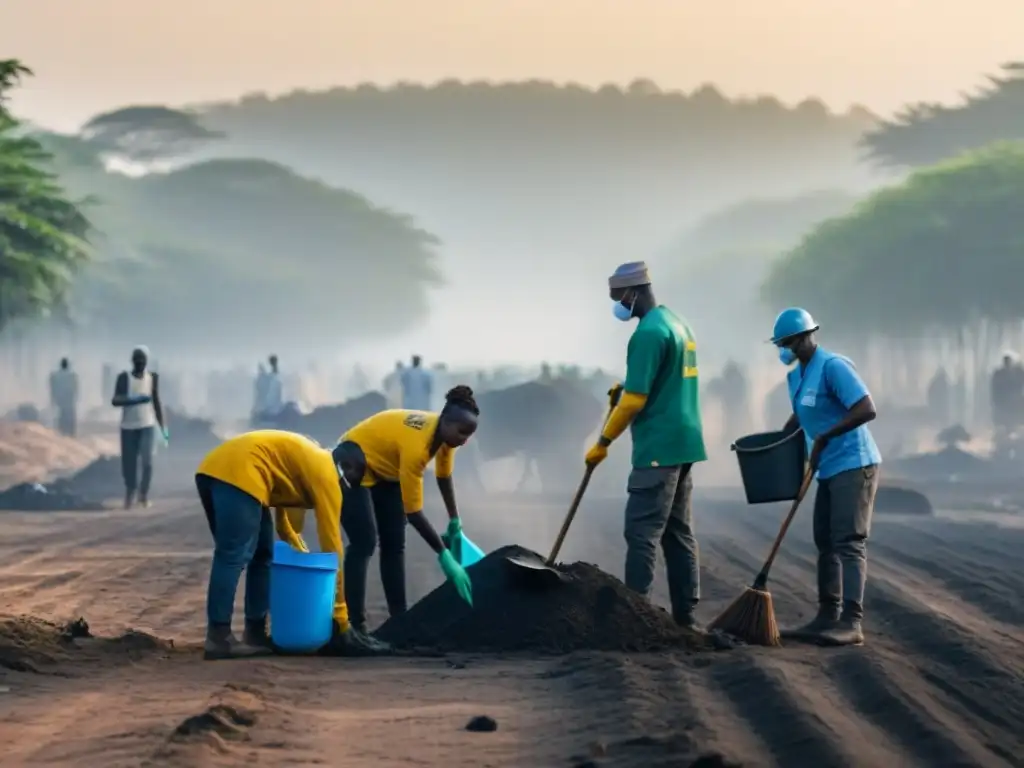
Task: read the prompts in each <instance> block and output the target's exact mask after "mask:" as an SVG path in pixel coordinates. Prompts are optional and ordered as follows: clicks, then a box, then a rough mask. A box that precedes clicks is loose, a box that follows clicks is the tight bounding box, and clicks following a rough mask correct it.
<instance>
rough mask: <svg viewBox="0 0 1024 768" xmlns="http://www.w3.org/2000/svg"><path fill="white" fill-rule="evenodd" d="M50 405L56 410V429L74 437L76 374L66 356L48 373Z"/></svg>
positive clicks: (76, 406) (76, 400)
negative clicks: (58, 365) (54, 369)
mask: <svg viewBox="0 0 1024 768" xmlns="http://www.w3.org/2000/svg"><path fill="white" fill-rule="evenodd" d="M50 407H51V408H53V409H55V410H56V411H57V431H58V432H60V433H61V434H62V435H67V436H68V437H74V436H75V434H76V433H77V431H78V374H77V373H75V372H74V371H73V370H71V363H70V362H69V361H68V359H67V358H66V357H62V358H61V360H60V367H59V368H58V369H57V370H56V371H54V372H53V373H51V374H50Z"/></svg>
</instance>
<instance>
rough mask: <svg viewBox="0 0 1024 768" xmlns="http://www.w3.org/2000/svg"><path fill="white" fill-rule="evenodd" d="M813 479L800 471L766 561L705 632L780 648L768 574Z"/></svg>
mask: <svg viewBox="0 0 1024 768" xmlns="http://www.w3.org/2000/svg"><path fill="white" fill-rule="evenodd" d="M813 477H814V470H812V469H811V467H810V466H808V467H807V471H806V472H804V480H803V482H802V483H801V484H800V490H799V492H798V493H797V495H796V498H795V499H793V506H792V507H790V508H789V514H788V515H786V519H785V520H783V521H782V527H781V528H780V529H779V535H778V536H776V537H775V543H774V544H772V550H771V552H769V553H768V559H767V560H765V561H764V566H762V568H761V572H760V573H759V574H757V578H756V579H754V583H753V584H752V585H751V586H749V587H747V588H746V589H745V590H744V591H743V594H742V595H740V596H739V597H737V598H736V599H735V600H733V602H732V605H730V606H729V607H728V608H726V609H725V610H724V611H723V612H722V615H721V616H719V617H718V618H717V619H715V620H714V621H713V622H711V623H710V624H709V625H708V629H709V630H718V631H720V632H724V633H725V634H727V635H732V636H733V637H736V638H738V639H740V640H742V641H743V642H745V643H749V644H750V645H767V646H775V645H782V638H781V637H780V636H779V625H778V624H776V623H775V608H774V607H773V606H772V595H771V593H770V592H769V591H768V571H769V570H770V569H771V567H772V563H773V562H775V556H776V555H777V554H778V553H779V547H781V546H782V539H783V538H785V536H786V531H788V530H789V524H790V523H792V522H793V518H794V517H795V516H796V511H797V509H798V508H799V507H800V502H801V501H803V500H804V496H805V495H807V489H808V488H809V487H810V485H811V478H813Z"/></svg>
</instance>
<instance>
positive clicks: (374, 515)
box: [341, 481, 408, 628]
mask: <svg viewBox="0 0 1024 768" xmlns="http://www.w3.org/2000/svg"><path fill="white" fill-rule="evenodd" d="M405 526H406V517H405V507H404V505H403V504H402V489H401V487H400V486H399V485H398V483H392V482H385V481H378V482H377V484H376V485H375V486H373V487H372V488H353V489H351V490H347V491H345V503H344V506H343V508H342V512H341V527H342V528H343V529H344V530H345V535H346V536H347V537H348V548H347V549H346V550H345V563H344V566H343V567H344V570H345V602H347V603H348V613H349V617H350V619H351V622H352V626H354V627H359V628H364V627H365V626H366V578H367V572H368V571H369V567H370V558H371V557H373V550H374V547H375V546H376V545H377V541H378V540H379V541H380V580H381V584H382V585H383V586H384V599H385V600H387V603H388V614H389V615H390V616H397V615H399V614H401V613H405V611H406V610H407V609H408V604H407V602H406V599H405Z"/></svg>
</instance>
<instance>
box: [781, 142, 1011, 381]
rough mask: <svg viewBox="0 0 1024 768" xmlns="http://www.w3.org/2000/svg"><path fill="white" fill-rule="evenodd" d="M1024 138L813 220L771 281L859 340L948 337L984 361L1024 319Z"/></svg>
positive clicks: (978, 362)
mask: <svg viewBox="0 0 1024 768" xmlns="http://www.w3.org/2000/svg"><path fill="white" fill-rule="evenodd" d="M1022 200H1024V144H1020V143H1017V144H1015V143H1000V144H995V145H992V146H990V147H986V148H984V149H982V150H978V151H975V152H971V153H967V154H965V155H963V156H961V157H958V158H956V159H954V160H950V161H947V162H945V163H943V164H940V165H937V166H934V167H931V168H926V169H923V170H920V171H917V172H915V173H913V174H912V175H911V176H910V177H909V178H907V179H906V180H905V181H904V182H903V183H901V184H899V185H897V186H894V187H890V188H887V189H883V190H881V191H879V192H876V193H875V194H873V195H871V196H870V197H869V198H867V199H866V200H864V201H862V202H861V203H860V204H858V205H857V206H856V207H855V208H854V209H853V210H852V211H851V212H850V213H848V214H847V215H845V216H840V217H837V218H833V219H830V220H828V221H825V222H823V223H822V224H820V225H819V226H818V227H816V228H815V229H814V231H813V232H811V233H810V234H809V235H808V236H807V237H806V238H805V239H804V240H803V241H802V242H801V243H800V245H799V246H797V247H796V248H794V249H793V250H792V251H790V252H789V253H788V254H787V255H786V256H785V257H783V258H781V259H780V260H778V261H777V262H776V263H775V264H774V265H773V268H772V270H771V272H770V274H769V276H768V278H767V280H766V282H765V284H764V294H763V295H764V297H765V298H766V299H767V300H768V301H769V302H770V303H771V304H772V305H773V306H776V307H780V306H787V305H792V304H798V305H801V306H805V307H807V308H808V309H809V310H811V312H812V313H813V314H814V315H815V318H816V319H819V321H820V322H821V323H822V324H823V325H827V326H828V327H829V328H830V329H831V333H833V334H837V335H845V336H846V337H847V338H848V339H850V340H852V341H860V342H865V341H866V340H868V339H870V338H871V337H872V336H875V337H885V338H886V339H888V340H889V342H890V343H897V344H904V345H905V347H906V348H910V347H914V348H920V347H921V346H922V342H924V341H926V340H938V341H945V342H948V343H949V344H950V345H951V346H952V347H953V348H954V349H955V350H958V351H959V352H960V353H961V355H966V356H968V357H970V358H971V364H972V365H973V366H974V369H975V370H976V371H977V370H980V369H981V368H982V367H983V366H984V365H985V364H986V360H988V359H990V358H991V357H992V356H993V355H994V347H995V346H996V345H997V344H1000V343H1001V342H1002V341H1003V337H1004V336H1006V335H1007V334H1012V333H1015V332H1017V331H1018V330H1019V329H1020V326H1021V322H1022V320H1024V292H1022V291H1021V290H1020V283H1021V278H1022V277H1024V217H1022V216H1021V211H1022V207H1021V201H1022Z"/></svg>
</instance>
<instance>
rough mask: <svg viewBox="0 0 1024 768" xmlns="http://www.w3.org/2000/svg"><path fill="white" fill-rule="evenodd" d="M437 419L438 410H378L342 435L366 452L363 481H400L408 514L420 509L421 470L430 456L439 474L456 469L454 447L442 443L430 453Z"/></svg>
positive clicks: (421, 493) (368, 484)
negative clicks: (433, 452) (431, 411)
mask: <svg viewBox="0 0 1024 768" xmlns="http://www.w3.org/2000/svg"><path fill="white" fill-rule="evenodd" d="M439 420H440V414H438V413H429V412H427V411H407V410H390V411H381V412H380V413H376V414H374V415H373V416H371V417H370V418H368V419H365V420H363V421H361V422H359V423H358V424H356V425H355V426H354V427H352V429H350V430H349V431H348V432H346V433H345V434H344V435H342V436H341V440H343V441H344V440H351V441H352V442H354V443H356V444H357V445H358V446H359V447H360V448H362V449H363V453H364V454H365V455H366V476H365V478H364V479H363V485H367V486H372V485H374V484H375V483H376V482H377V481H378V480H390V481H392V482H395V481H397V482H398V483H399V484H400V485H401V487H402V504H403V506H404V507H405V513H406V514H407V515H410V514H412V513H414V512H421V511H422V510H423V473H424V471H425V470H426V468H427V464H429V463H430V460H431V459H433V460H434V474H435V475H436V476H437V477H438V478H446V477H451V476H452V472H454V470H455V449H454V448H452V447H451V446H450V445H444V444H442V445H441V446H440V447H439V448H438V449H437V454H436V455H431V453H430V444H431V443H432V442H433V440H434V432H435V431H436V430H437V424H438V421H439Z"/></svg>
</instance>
